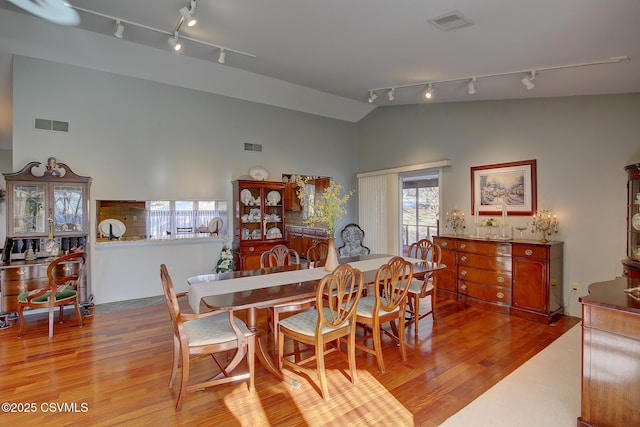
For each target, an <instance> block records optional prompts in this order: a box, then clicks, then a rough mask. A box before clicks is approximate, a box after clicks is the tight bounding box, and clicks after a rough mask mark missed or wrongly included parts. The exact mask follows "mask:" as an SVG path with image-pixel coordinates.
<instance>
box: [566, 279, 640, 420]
mask: <svg viewBox="0 0 640 427" xmlns="http://www.w3.org/2000/svg"><path fill="white" fill-rule="evenodd" d="M638 286H640V280H638V279H631V278H627V277H620V278H617V279H615V280H612V281H608V282H599V283H593V284H591V285H590V286H589V295H588V296H585V297H581V298H580V302H581V303H582V396H581V397H582V399H581V411H580V417H579V418H578V425H579V426H591V427H592V426H599V427H614V426H615V427H618V426H638V425H640V411H639V410H638V402H640V369H638V361H639V360H640V301H639V300H637V299H635V298H634V297H632V296H630V295H627V294H626V293H625V292H624V290H625V289H626V288H635V287H638Z"/></svg>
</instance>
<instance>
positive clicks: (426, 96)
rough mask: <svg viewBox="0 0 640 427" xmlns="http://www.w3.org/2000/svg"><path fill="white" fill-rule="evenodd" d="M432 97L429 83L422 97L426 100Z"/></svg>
mask: <svg viewBox="0 0 640 427" xmlns="http://www.w3.org/2000/svg"><path fill="white" fill-rule="evenodd" d="M432 96H433V85H432V84H431V83H429V84H428V85H427V90H426V91H425V92H424V97H425V98H427V99H431V97H432Z"/></svg>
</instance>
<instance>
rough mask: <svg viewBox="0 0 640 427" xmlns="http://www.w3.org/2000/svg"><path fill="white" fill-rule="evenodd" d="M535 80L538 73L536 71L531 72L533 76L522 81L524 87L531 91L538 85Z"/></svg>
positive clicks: (528, 76)
mask: <svg viewBox="0 0 640 427" xmlns="http://www.w3.org/2000/svg"><path fill="white" fill-rule="evenodd" d="M535 78H536V72H535V70H534V71H532V72H531V74H529V75H526V76H524V78H523V79H522V80H520V81H521V82H522V84H523V85H524V87H526V88H527V90H531V89H533V88H534V87H536V85H535V84H534V83H533V79H535Z"/></svg>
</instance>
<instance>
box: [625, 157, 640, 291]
mask: <svg viewBox="0 0 640 427" xmlns="http://www.w3.org/2000/svg"><path fill="white" fill-rule="evenodd" d="M624 170H626V171H627V257H626V258H625V259H623V260H622V274H623V275H624V276H629V277H633V278H635V279H640V163H636V164H633V165H628V166H626V167H625V168H624Z"/></svg>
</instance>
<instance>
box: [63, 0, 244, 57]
mask: <svg viewBox="0 0 640 427" xmlns="http://www.w3.org/2000/svg"><path fill="white" fill-rule="evenodd" d="M193 3H195V2H193ZM193 3H192V4H193ZM70 7H72V8H73V9H75V10H77V11H80V12H84V13H88V14H90V15H95V16H100V17H102V18H105V19H111V20H113V21H114V22H116V27H117V23H118V22H119V23H120V25H131V26H133V27H138V28H143V29H145V30H149V31H154V32H156V33H160V34H165V35H168V36H170V37H175V36H176V35H179V37H180V38H181V39H183V40H188V41H190V42H193V43H198V44H201V45H203V46H209V47H213V48H215V49H218V50H220V51H221V52H225V53H235V54H237V55H242V56H247V57H249V58H255V57H256V56H255V55H253V54H251V53H247V52H243V51H241V50H236V49H231V48H229V47H226V46H221V45H219V44H215V43H209V42H206V41H204V40H198V39H194V38H193V37H187V36H184V35H181V34H179V32H180V29H181V28H182V25H184V22H185V18H184V16H182V14H181V16H180V19H179V20H178V24H177V25H176V27H175V29H174V30H173V31H171V30H163V29H160V28H156V27H151V26H149V25H145V24H141V23H139V22H134V21H129V20H127V19H123V18H119V17H116V16H111V15H107V14H105V13H101V12H96V11H94V10H90V9H85V8H83V7H78V6H73V5H70ZM190 13H193V12H192V11H191V12H190ZM122 31H123V30H120V34H122ZM118 38H121V37H118ZM218 62H220V61H218Z"/></svg>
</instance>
